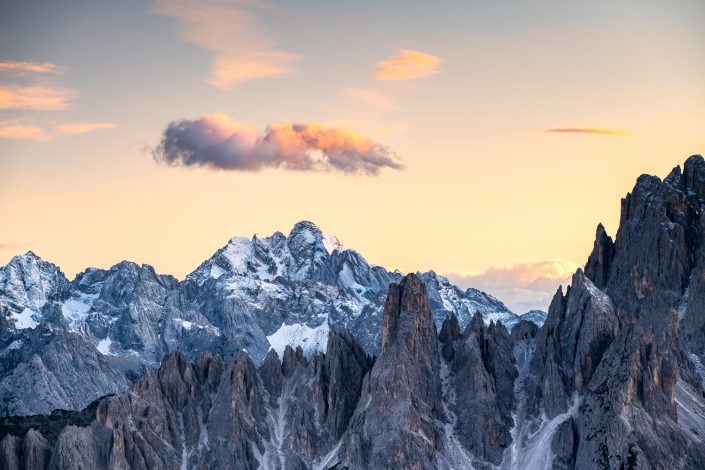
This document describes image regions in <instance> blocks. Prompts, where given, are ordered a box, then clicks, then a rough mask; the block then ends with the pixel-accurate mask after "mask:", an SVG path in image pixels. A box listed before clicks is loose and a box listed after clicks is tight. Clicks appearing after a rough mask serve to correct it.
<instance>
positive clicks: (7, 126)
mask: <svg viewBox="0 0 705 470" xmlns="http://www.w3.org/2000/svg"><path fill="white" fill-rule="evenodd" d="M48 138H49V137H48V136H47V135H46V133H45V132H44V131H43V130H42V129H41V128H40V127H37V126H34V125H27V124H22V123H19V122H14V121H0V139H13V140H39V141H41V140H47V139H48Z"/></svg>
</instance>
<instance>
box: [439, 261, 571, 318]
mask: <svg viewBox="0 0 705 470" xmlns="http://www.w3.org/2000/svg"><path fill="white" fill-rule="evenodd" d="M576 269H578V265H577V264H576V263H574V262H572V261H569V260H565V259H554V260H546V261H534V262H528V263H516V264H513V265H510V266H497V267H492V268H489V269H487V270H486V271H484V272H481V273H478V274H449V275H448V279H450V280H451V281H453V282H454V283H456V284H457V285H458V286H461V287H463V288H468V287H474V288H476V289H480V290H482V291H485V292H489V293H490V294H492V295H494V296H495V297H497V298H499V299H500V300H501V301H503V302H504V303H505V304H506V305H507V307H509V308H510V309H511V310H512V311H513V312H515V313H518V314H522V313H525V312H527V311H529V310H546V309H547V308H548V305H549V304H550V303H551V299H552V298H553V295H554V294H555V293H556V290H557V289H558V286H560V285H563V286H566V285H568V284H570V279H571V276H572V274H573V273H574V272H575V270H576Z"/></svg>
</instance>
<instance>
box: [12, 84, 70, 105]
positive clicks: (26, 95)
mask: <svg viewBox="0 0 705 470" xmlns="http://www.w3.org/2000/svg"><path fill="white" fill-rule="evenodd" d="M75 96H76V92H74V91H73V90H67V89H64V88H54V87H43V86H16V85H0V109H34V110H42V111H60V110H62V109H67V108H68V107H70V106H71V101H72V100H73V98H74V97H75Z"/></svg>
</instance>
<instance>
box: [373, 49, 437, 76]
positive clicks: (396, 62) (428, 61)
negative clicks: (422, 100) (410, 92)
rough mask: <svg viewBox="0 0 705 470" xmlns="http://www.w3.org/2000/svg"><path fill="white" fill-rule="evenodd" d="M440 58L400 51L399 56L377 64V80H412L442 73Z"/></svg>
mask: <svg viewBox="0 0 705 470" xmlns="http://www.w3.org/2000/svg"><path fill="white" fill-rule="evenodd" d="M441 61H442V59H441V58H440V57H437V56H435V55H431V54H427V53H425V52H420V51H414V50H412V49H400V50H399V51H398V54H397V55H395V56H392V57H390V58H389V59H386V60H383V61H381V62H378V63H377V70H376V71H375V78H377V79H379V80H410V79H414V78H421V77H425V76H428V75H433V74H436V73H439V72H440V68H441Z"/></svg>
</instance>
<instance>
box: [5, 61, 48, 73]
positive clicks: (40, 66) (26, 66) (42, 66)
mask: <svg viewBox="0 0 705 470" xmlns="http://www.w3.org/2000/svg"><path fill="white" fill-rule="evenodd" d="M0 72H20V73H28V72H29V73H59V72H60V70H59V67H58V66H56V65H54V64H50V63H48V62H17V61H0Z"/></svg>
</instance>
